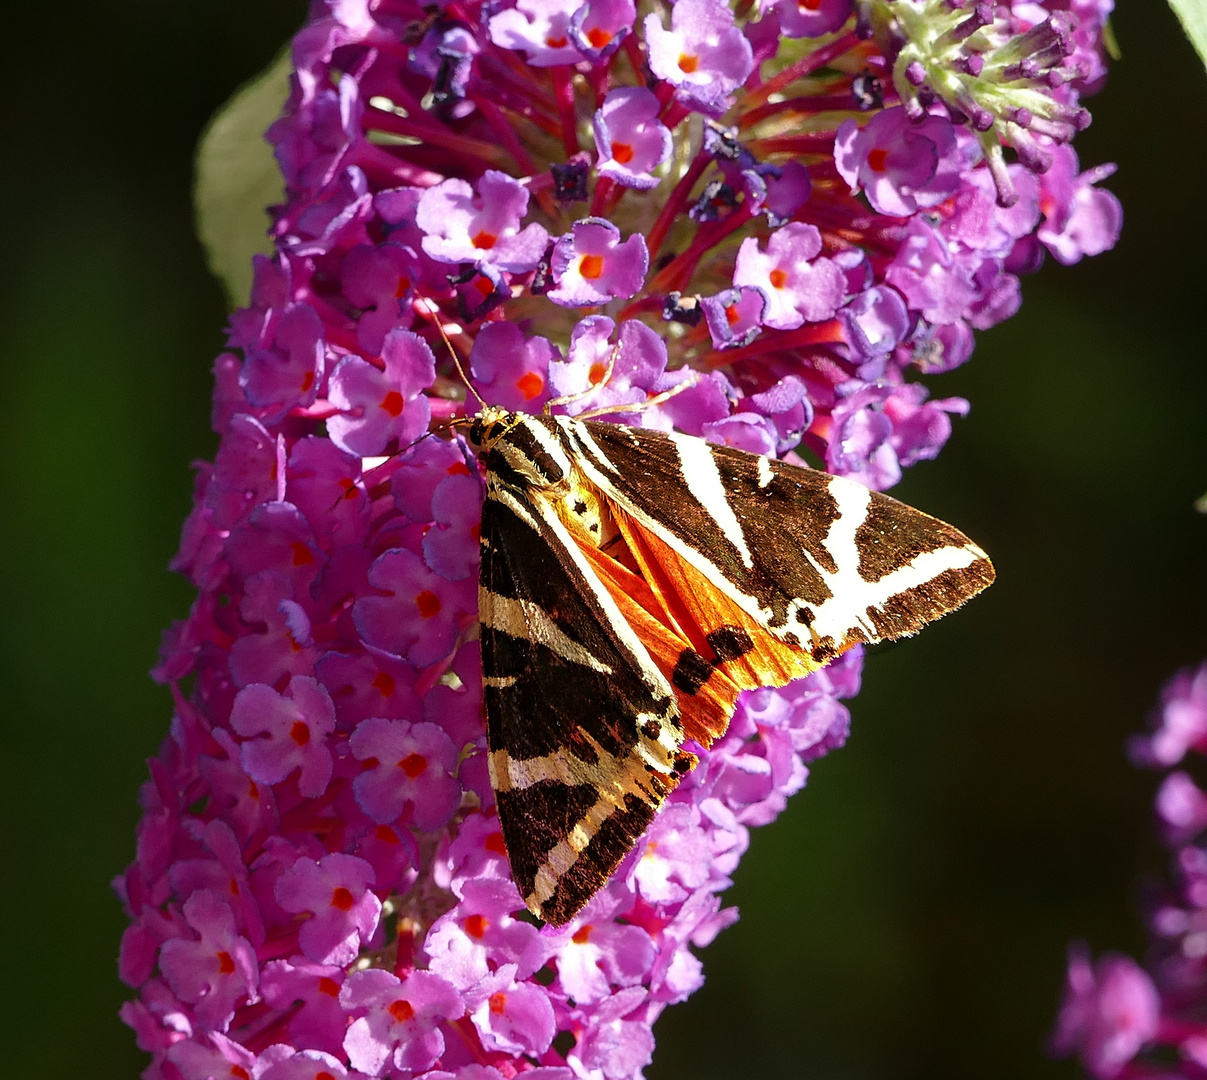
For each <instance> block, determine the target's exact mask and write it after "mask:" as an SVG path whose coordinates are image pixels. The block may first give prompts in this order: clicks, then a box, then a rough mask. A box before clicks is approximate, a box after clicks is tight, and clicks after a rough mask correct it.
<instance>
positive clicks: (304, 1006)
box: [260, 957, 347, 1054]
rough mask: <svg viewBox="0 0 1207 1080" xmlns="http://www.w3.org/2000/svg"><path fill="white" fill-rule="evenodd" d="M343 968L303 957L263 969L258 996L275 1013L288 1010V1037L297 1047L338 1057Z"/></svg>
mask: <svg viewBox="0 0 1207 1080" xmlns="http://www.w3.org/2000/svg"><path fill="white" fill-rule="evenodd" d="M344 977H345V976H344V971H343V968H341V967H338V966H336V965H335V964H316V963H315V962H314V961H313V960H307V959H305V958H304V957H294V958H293V960H271V961H269V962H268V963H267V964H265V965H264V973H263V975H262V977H261V979H260V993H261V994H262V996H263V997H264V1000H265V1001H266V1002H268V1004H269V1005H271V1006H272V1007H273V1008H275V1009H289V1010H290V1012H291V1016H290V1019H289V1033H290V1035H291V1037H292V1038H293V1040H294V1044H295V1045H296V1046H301V1047H306V1048H308V1049H313V1050H322V1051H325V1052H327V1053H328V1054H338V1053H339V1052H340V1049H341V1048H342V1044H343V1041H344V1029H345V1027H346V1026H347V1025H346V1023H345V1020H344V1010H343V1009H342V1008H341V1007H340V1003H339V989H340V987H341V986H343V984H344Z"/></svg>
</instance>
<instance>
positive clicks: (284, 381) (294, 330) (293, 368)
mask: <svg viewBox="0 0 1207 1080" xmlns="http://www.w3.org/2000/svg"><path fill="white" fill-rule="evenodd" d="M322 332H323V324H322V322H321V321H320V320H319V318H318V316H317V315H316V314H315V312H314V309H313V308H311V307H309V306H308V305H306V304H289V305H287V306H286V307H285V309H284V310H283V311H282V312H281V314H280V317H279V319H278V320H277V321H276V323H275V325H274V326H273V327H272V330H271V337H268V336H267V334H266V335H265V338H264V339H262V341H261V343H259V344H258V345H252V346H249V347H248V350H247V363H246V364H244V365H243V370H242V371H241V372H240V373H239V385H240V386H241V387H242V389H243V391H244V393H246V394H247V400H248V401H249V402H251V403H252V404H253V405H258V406H261V407H264V408H266V409H270V410H272V411H273V412H275V413H280V412H283V411H285V410H287V409H289V408H292V407H293V406H295V405H309V404H310V403H311V402H312V401H314V399H315V398H316V397H317V396H318V390H319V386H320V385H321V383H322V380H323V372H324V368H325V366H326V350H325V349H324V347H323V336H322Z"/></svg>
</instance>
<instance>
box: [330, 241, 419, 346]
mask: <svg viewBox="0 0 1207 1080" xmlns="http://www.w3.org/2000/svg"><path fill="white" fill-rule="evenodd" d="M419 275H420V268H419V259H418V257H417V256H416V254H415V252H414V251H412V250H411V249H410V248H407V247H404V246H403V245H401V244H382V245H381V246H380V247H374V246H373V245H372V244H357V246H356V247H354V248H353V249H352V250H351V251H349V252H348V254H347V255H346V256H345V257H344V265H343V270H342V272H341V274H340V281H341V284H342V285H343V289H344V296H346V297H347V298H348V300H349V301H350V302H351V303H353V304H355V305H356V306H357V307H358V308H361V309H363V310H362V312H361V316H360V318H359V319H358V320H357V324H356V343H357V345H358V346H359V347H360V348H361V349H362V350H363V351H364V352H365V353H366V355H368V356H379V355H380V354H381V346H382V342H383V341H384V340H385V336H386V334H388V333H389V332H390V331H391V330H395V329H404V330H405V329H407V328H408V327H409V326H410V325H411V323H412V322H413V321H414V316H413V312H412V307H411V300H412V298H413V296H414V285H415V282H416V281H417V280H418V279H419Z"/></svg>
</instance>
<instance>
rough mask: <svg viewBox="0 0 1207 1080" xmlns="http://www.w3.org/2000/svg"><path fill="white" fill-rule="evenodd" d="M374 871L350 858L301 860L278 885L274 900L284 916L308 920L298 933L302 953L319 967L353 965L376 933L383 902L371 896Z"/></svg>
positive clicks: (324, 857)
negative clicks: (300, 915) (290, 914)
mask: <svg viewBox="0 0 1207 1080" xmlns="http://www.w3.org/2000/svg"><path fill="white" fill-rule="evenodd" d="M372 884H373V868H372V867H371V866H370V865H369V864H368V863H367V862H365V860H364V859H358V858H356V856H354V855H343V854H339V853H335V854H332V855H324V856H323V857H322V858H321V859H319V860H318V861H317V862H316V861H315V860H314V859H307V858H301V859H298V860H297V861H296V862H294V864H293V865H292V866H291V867H289V869H288V870H286V871H285V872H284V873H283V874H282V875H281V876H280V877H279V878H277V880H276V885H275V886H274V889H273V891H274V894H275V896H276V899H277V903H279V904H280V905H281V907H282V908H284V909H285V910H286V911H291V912H296V913H299V914H307V915H309V918H308V919H307V920H306V921H305V922H304V923H302V927H301V929H300V930H299V931H298V945H299V946H300V947H301V950H302V952H303V953H305V954H306V956H308V957H309V958H310V959H311V960H313V961H315V962H316V963H319V964H335V965H338V966H340V967H343V966H344V965H346V964H349V963H351V962H352V960H353V959H354V958H355V957H356V954H357V952H358V950H359V949H360V947H361V945H362V944H363V943H366V942H368V941H369V939H370V938H371V937H372V936H373V933H374V931H376V929H377V922H378V919H379V917H380V916H381V901H380V900H378V899H377V897H376V896H375V895H374V894H373V893H372V891H371V890H370V888H369V887H370V886H371V885H372Z"/></svg>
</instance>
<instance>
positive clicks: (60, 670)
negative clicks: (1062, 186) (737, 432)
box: [0, 0, 1207, 1080]
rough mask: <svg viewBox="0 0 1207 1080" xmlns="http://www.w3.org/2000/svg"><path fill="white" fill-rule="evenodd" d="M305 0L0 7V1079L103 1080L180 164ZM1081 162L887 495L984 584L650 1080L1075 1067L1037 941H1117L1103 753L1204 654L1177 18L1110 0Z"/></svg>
mask: <svg viewBox="0 0 1207 1080" xmlns="http://www.w3.org/2000/svg"><path fill="white" fill-rule="evenodd" d="M302 14H303V6H302V4H301V3H300V2H297V0H289V2H284V0H261V2H259V3H256V4H247V3H242V2H236V0H210V2H208V3H204V4H203V3H198V2H196V0H183V2H182V0H178V2H176V3H172V4H163V3H157V2H151V0H141V2H125V3H118V4H109V5H100V4H95V3H85V2H83V0H65V2H62V3H58V4H55V5H53V6H52V7H51V8H44V7H40V6H39V5H21V6H18V7H17V8H16V9H14V11H12V12H10V14H9V16H8V17H6V25H7V36H8V40H9V42H10V46H9V49H8V56H9V59H8V63H9V67H10V75H9V83H8V85H9V91H8V95H9V96H8V104H7V105H6V106H5V108H4V109H3V112H2V113H0V124H2V125H3V127H4V140H3V145H5V146H7V147H9V151H8V154H7V160H8V165H7V166H6V167H5V168H4V170H3V172H2V174H0V184H3V186H4V189H5V190H4V192H3V194H4V198H3V202H2V203H0V205H2V206H3V208H4V218H5V221H4V226H5V227H4V233H5V237H6V241H7V245H6V246H7V250H6V252H5V258H3V259H2V260H0V274H2V275H3V288H2V289H0V305H2V306H3V316H2V322H0V327H2V328H3V337H2V339H0V340H2V341H3V350H4V358H3V367H2V369H0V377H2V379H3V391H2V393H0V402H3V403H4V408H5V409H6V410H7V414H6V421H5V423H4V424H3V425H2V427H0V507H3V509H2V510H0V604H2V608H3V611H2V623H0V633H2V635H3V637H2V639H0V672H2V679H3V684H2V689H0V695H2V696H0V702H2V704H0V715H2V718H3V720H2V722H3V737H2V739H0V754H2V755H3V757H2V761H3V785H2V788H3V790H2V794H0V800H3V802H2V805H3V810H2V816H0V822H2V825H3V832H2V836H3V840H4V845H3V849H2V850H3V861H2V862H0V866H2V867H3V877H4V882H5V885H4V887H3V891H2V895H3V899H2V901H0V902H2V904H3V909H2V911H0V928H2V933H3V935H4V939H3V943H2V946H0V955H2V956H3V957H4V958H5V961H6V962H7V963H9V965H10V966H9V975H8V976H7V977H6V978H5V979H4V980H3V981H2V984H0V985H2V987H3V988H2V990H0V994H3V996H4V999H5V1000H4V1002H3V1006H2V1008H0V1016H3V1018H4V1020H3V1024H2V1025H0V1028H2V1030H3V1031H4V1032H5V1035H6V1039H5V1043H6V1044H7V1045H5V1047H4V1055H3V1056H4V1060H5V1063H6V1070H7V1071H8V1072H9V1073H10V1074H11V1075H14V1076H19V1075H35V1074H37V1075H42V1076H49V1077H58V1076H68V1075H71V1076H84V1077H89V1078H96V1080H106V1078H110V1077H112V1078H118V1077H122V1078H126V1077H132V1076H134V1075H135V1074H136V1073H137V1072H138V1071H139V1070H140V1069H141V1068H142V1067H143V1064H144V1062H145V1059H144V1058H143V1056H142V1055H141V1054H140V1053H139V1052H138V1051H136V1050H135V1048H134V1040H133V1037H132V1035H131V1033H130V1032H129V1031H128V1030H126V1029H125V1028H123V1027H122V1026H121V1025H120V1024H119V1022H118V1021H117V1019H116V1017H115V1011H116V1009H117V1007H118V1005H119V1003H120V1002H121V1001H122V1000H123V999H124V998H125V997H126V996H127V994H126V991H125V990H124V988H123V987H122V986H121V985H120V984H119V983H118V981H117V978H116V973H115V961H114V957H115V954H116V950H117V942H118V938H119V936H120V934H121V930H122V927H123V918H122V916H121V913H120V910H119V907H118V904H117V902H116V900H115V899H114V897H113V896H112V894H111V893H110V891H109V887H108V880H109V879H110V878H111V877H112V876H113V875H114V874H115V873H117V872H118V871H119V870H120V869H121V868H122V867H123V866H124V865H125V863H126V862H127V861H128V860H129V859H130V857H131V854H132V848H133V829H134V824H135V821H136V817H137V806H136V802H135V795H136V791H137V788H138V785H139V784H140V783H141V782H142V780H143V778H144V776H145V765H144V758H145V757H146V756H148V755H149V754H152V753H153V752H154V751H155V748H156V746H157V745H158V743H159V741H160V739H161V738H162V736H163V734H164V732H165V730H166V727H167V722H168V718H169V715H170V703H169V699H168V694H167V691H166V690H164V689H163V688H161V687H157V686H155V685H153V684H152V683H151V682H150V680H149V679H148V678H147V676H146V674H145V673H146V670H147V669H148V668H149V667H150V666H151V665H152V663H153V662H154V659H155V650H156V646H157V643H158V640H159V634H160V631H161V629H162V628H163V627H164V626H165V625H166V624H167V623H168V622H169V621H170V620H171V619H173V618H176V617H179V616H181V615H182V614H183V613H184V612H185V610H186V608H187V605H188V603H189V600H190V591H189V589H188V587H186V585H185V583H184V582H183V581H182V580H179V579H177V578H175V577H173V576H172V575H170V574H168V572H167V571H166V569H165V565H166V563H167V560H168V558H169V557H170V556H171V554H172V552H173V551H174V549H175V543H176V539H177V535H178V530H179V527H180V523H181V521H182V519H183V518H184V515H185V514H186V512H187V511H188V508H189V504H190V484H191V477H190V472H189V468H188V463H189V461H190V460H191V459H193V458H197V457H208V456H211V455H212V453H213V449H214V438H213V436H212V435H211V433H210V432H209V429H208V422H207V420H208V411H209V404H208V399H209V392H210V375H209V366H210V362H211V359H212V357H213V355H214V354H215V353H216V352H217V351H218V350H219V349H220V347H221V344H222V327H223V324H224V321H225V310H224V304H223V299H222V296H221V292H220V290H219V287H218V286H217V284H216V283H215V282H214V281H213V280H212V279H210V278H209V277H208V276H207V273H206V270H205V268H204V264H203V259H202V255H201V252H200V249H199V248H198V246H197V243H196V241H195V240H194V237H193V232H192V220H191V208H190V196H189V188H190V173H191V155H192V150H193V146H194V143H195V141H196V138H197V136H198V133H199V132H200V130H201V128H202V127H203V125H204V124H205V122H206V120H207V118H208V117H209V116H210V114H211V113H212V112H213V111H214V110H215V109H216V108H218V106H219V105H221V104H222V102H223V101H224V100H225V98H226V97H227V96H228V95H229V94H230V93H231V92H232V90H233V89H234V88H235V87H236V86H237V85H238V84H239V83H241V82H242V81H243V80H245V79H247V78H248V77H250V76H252V75H253V74H254V73H256V72H257V71H258V70H259V69H260V68H261V67H263V66H264V65H265V64H267V63H268V62H269V60H270V59H271V58H272V56H273V55H274V54H275V52H276V51H277V50H278V49H279V48H280V46H281V44H282V42H283V41H284V40H285V38H286V37H287V35H289V34H290V32H291V31H292V30H293V29H294V28H295V26H296V25H297V23H298V22H299V21H300V19H301V17H302ZM1115 28H1116V32H1117V36H1118V39H1119V43H1120V46H1121V48H1122V51H1123V59H1122V61H1121V62H1120V63H1118V64H1117V65H1115V68H1114V71H1113V74H1112V76H1111V80H1110V82H1109V84H1108V86H1107V88H1106V90H1105V91H1104V92H1103V93H1101V94H1100V95H1099V96H1098V97H1097V98H1095V99H1093V101H1092V102H1091V105H1092V108H1093V111H1094V116H1095V120H1094V125H1093V127H1092V128H1091V129H1090V130H1089V131H1087V132H1086V133H1085V134H1084V135H1083V136H1081V137H1080V139H1079V141H1078V144H1077V146H1078V149H1079V151H1080V153H1081V157H1082V162H1083V165H1092V164H1097V163H1100V162H1103V161H1117V162H1118V163H1119V166H1120V169H1119V173H1118V174H1117V176H1115V177H1114V178H1113V179H1112V180H1111V181H1110V182H1109V186H1110V187H1111V188H1112V190H1114V191H1115V192H1116V193H1117V194H1118V195H1119V197H1120V198H1121V199H1122V201H1123V204H1124V207H1125V213H1126V221H1125V227H1124V235H1123V239H1122V241H1121V242H1120V244H1119V245H1118V247H1117V248H1116V249H1115V250H1114V251H1113V252H1110V253H1108V254H1106V255H1104V256H1101V257H1099V258H1096V259H1092V260H1087V261H1086V262H1083V263H1082V264H1080V265H1078V266H1075V267H1072V268H1065V267H1060V266H1056V265H1054V264H1050V265H1049V266H1048V267H1047V268H1045V270H1044V271H1043V272H1042V273H1041V274H1040V275H1038V277H1034V278H1031V279H1029V280H1027V281H1026V283H1025V303H1024V307H1023V311H1022V313H1021V314H1020V315H1019V316H1017V317H1016V318H1015V319H1013V320H1011V321H1010V322H1008V323H1006V324H1004V325H1002V326H1000V327H998V328H996V329H994V330H993V331H991V332H990V333H987V334H985V335H983V336H982V337H981V339H980V344H979V346H978V349H977V353H976V355H975V357H974V358H973V360H972V362H971V363H969V364H968V365H967V366H966V367H965V368H963V369H961V370H959V371H957V372H954V373H951V374H949V375H946V376H942V377H940V378H937V379H934V380H933V381H932V386H933V389H934V391H935V393H936V394H937V395H949V394H962V395H964V396H966V397H968V398H969V399H970V400H971V401H972V405H973V409H972V413H971V415H970V416H969V417H968V418H967V419H965V420H962V421H958V422H957V427H956V433H955V435H954V437H953V438H952V440H951V442H950V443H949V445H948V447H947V449H946V451H945V453H944V454H943V455H942V457H941V458H940V459H939V460H938V461H937V462H933V463H929V464H923V465H920V466H918V467H917V468H915V469H913V470H912V471H911V472H910V473H909V475H908V476H907V479H906V480H905V481H904V483H902V485H901V486H900V487H899V488H898V489H897V492H896V494H898V495H900V496H901V497H902V498H904V499H906V500H907V501H910V502H913V503H915V504H917V505H920V506H922V507H924V508H926V509H927V510H930V511H932V512H934V513H937V514H939V515H940V516H942V517H945V518H947V519H948V520H951V521H955V522H958V523H959V524H960V526H961V527H962V528H964V529H966V531H967V532H968V533H970V534H971V535H972V536H974V537H976V538H977V540H978V541H980V542H981V543H982V544H983V545H984V546H985V547H986V548H987V549H988V550H989V551H990V552H991V553H992V555H993V557H994V561H995V562H996V564H997V567H998V574H999V578H998V584H996V585H995V586H994V587H993V589H991V590H990V591H989V592H988V593H987V594H986V595H985V596H984V597H982V598H981V599H979V600H977V601H976V602H975V603H974V604H972V605H971V606H970V607H969V608H968V609H967V610H966V611H964V612H962V613H961V614H960V615H959V616H958V617H956V618H951V619H947V620H944V621H943V622H942V623H940V624H938V625H937V626H935V627H933V628H931V629H930V630H928V631H927V632H926V633H925V634H923V635H922V636H921V637H920V638H918V639H916V640H914V641H910V642H908V643H905V644H903V645H899V646H896V647H892V648H888V649H884V650H881V651H879V652H877V653H876V654H874V655H873V656H871V657H870V658H869V660H868V664H867V673H866V683H865V685H866V688H865V690H864V693H863V694H862V695H861V696H860V697H859V698H858V699H857V700H856V701H855V702H854V705H853V710H852V711H853V714H854V734H853V736H852V739H851V741H850V744H849V745H848V746H847V747H846V748H845V749H844V750H842V751H840V752H838V753H836V754H834V755H833V756H832V757H830V758H828V759H825V760H823V761H821V762H819V763H818V764H817V766H816V767H815V770H814V774H813V778H812V780H811V782H810V784H809V786H808V788H807V789H806V790H805V791H804V792H803V793H802V794H801V795H799V796H798V797H797V798H796V799H795V800H793V802H792V804H791V806H790V808H789V810H788V811H787V813H785V814H784V816H783V817H782V818H781V819H780V820H779V821H778V822H777V823H776V824H775V825H773V826H771V827H769V828H766V829H763V830H760V831H758V832H757V833H756V834H755V836H754V841H753V847H752V850H751V852H750V854H749V855H748V856H747V858H746V860H745V861H744V862H743V864H742V867H741V869H740V872H739V874H738V878H737V884H736V886H735V887H734V889H733V890H732V892H731V893H730V894H729V897H728V899H729V900H730V901H732V902H735V903H738V904H739V905H740V906H741V909H742V920H741V922H740V923H739V924H738V925H737V926H736V927H734V928H733V929H731V930H728V931H727V932H726V933H725V934H723V935H722V937H721V938H720V939H719V940H718V941H717V942H716V944H715V945H713V946H712V947H711V948H710V949H708V950H707V952H706V953H705V962H706V968H707V972H708V976H709V981H708V983H707V985H706V987H705V988H704V989H703V990H702V991H701V992H700V993H698V994H697V995H696V996H695V997H694V998H693V999H692V1000H691V1001H690V1002H689V1003H687V1004H686V1005H683V1006H679V1007H677V1008H675V1009H672V1010H670V1011H669V1012H668V1013H667V1014H666V1016H665V1017H664V1019H663V1020H662V1021H660V1027H659V1039H660V1041H659V1050H658V1053H657V1056H656V1058H655V1063H654V1065H653V1067H652V1069H651V1070H650V1074H649V1075H650V1078H651V1080H678V1078H681V1077H683V1078H686V1077H692V1078H694V1080H708V1078H713V1077H717V1078H721V1077H730V1076H733V1075H735V1074H739V1073H740V1074H742V1075H768V1076H769V1075H774V1076H784V1077H796V1076H800V1077H808V1078H811V1080H865V1078H866V1080H881V1078H883V1080H889V1078H893V1080H912V1078H915V1077H916V1078H922V1077H926V1078H927V1080H942V1078H948V1077H950V1078H952V1080H955V1078H960V1080H966V1078H967V1077H968V1076H977V1077H979V1078H980V1080H998V1078H1001V1080H1006V1078H1009V1080H1025V1078H1037V1080H1038V1078H1049V1077H1050V1078H1053V1080H1055V1078H1058V1077H1072V1076H1074V1075H1076V1069H1075V1068H1074V1067H1073V1066H1071V1065H1069V1064H1067V1063H1063V1064H1053V1063H1051V1062H1049V1061H1048V1060H1046V1058H1045V1056H1044V1052H1043V1044H1044V1040H1045V1037H1046V1034H1047V1032H1048V1030H1049V1028H1050V1025H1051V1021H1052V1017H1053V1014H1054V1010H1055V1007H1056V1004H1057V1001H1058V998H1059V994H1060V988H1061V981H1062V977H1063V970H1064V963H1065V948H1066V944H1067V942H1068V941H1069V939H1071V938H1078V937H1080V938H1084V939H1086V940H1087V941H1088V942H1089V943H1090V944H1091V945H1092V946H1093V948H1094V949H1095V951H1100V950H1103V949H1107V948H1115V949H1122V950H1127V951H1131V952H1133V953H1134V954H1135V953H1138V952H1139V951H1140V950H1141V949H1142V947H1143V942H1144V936H1143V932H1142V927H1141V924H1140V921H1139V917H1138V914H1137V910H1136V906H1135V894H1136V888H1137V884H1138V882H1140V881H1141V880H1142V879H1143V877H1144V875H1145V874H1152V873H1159V872H1160V871H1161V870H1162V869H1163V864H1164V856H1163V853H1162V850H1161V848H1160V847H1159V845H1158V844H1157V842H1156V841H1155V839H1154V838H1153V835H1152V830H1151V815H1150V807H1151V797H1152V793H1153V791H1154V789H1155V785H1156V780H1155V778H1154V777H1153V776H1152V775H1149V774H1145V773H1142V772H1139V771H1137V770H1134V769H1132V768H1131V767H1130V766H1129V765H1128V764H1127V762H1126V760H1125V757H1124V751H1123V744H1124V740H1125V738H1126V736H1127V735H1128V734H1129V733H1130V732H1132V731H1133V730H1135V729H1137V728H1138V727H1139V726H1141V725H1142V724H1143V722H1144V720H1145V717H1146V715H1147V713H1148V712H1149V710H1150V708H1151V706H1152V703H1153V701H1154V700H1155V697H1156V694H1157V691H1158V687H1159V685H1160V684H1161V683H1162V682H1163V681H1164V680H1165V679H1166V678H1167V677H1168V676H1169V675H1170V674H1171V673H1172V672H1173V671H1174V670H1175V669H1176V668H1178V667H1179V666H1181V665H1185V664H1188V663H1192V662H1195V661H1197V660H1198V659H1200V658H1201V657H1203V656H1207V558H1205V556H1207V517H1204V516H1201V515H1197V514H1195V513H1194V512H1193V510H1192V503H1193V501H1194V499H1195V498H1196V497H1197V496H1199V495H1201V494H1202V493H1203V492H1204V491H1207V412H1205V408H1204V403H1205V401H1207V345H1205V344H1204V314H1205V307H1207V304H1205V298H1204V285H1205V283H1207V273H1205V272H1204V270H1203V261H1202V260H1203V258H1204V253H1205V252H1207V235H1205V234H1207V224H1205V222H1207V215H1205V214H1204V213H1203V210H1202V203H1203V199H1204V195H1205V194H1207V185H1205V183H1204V180H1203V177H1204V165H1205V160H1204V158H1205V154H1204V134H1205V132H1207V125H1205V124H1204V121H1203V116H1204V115H1205V111H1204V110H1205V108H1207V77H1205V76H1204V73H1203V70H1202V68H1201V67H1200V66H1199V65H1198V63H1197V61H1196V59H1195V57H1194V54H1193V53H1192V51H1191V49H1190V47H1189V45H1188V44H1187V43H1186V42H1185V41H1184V40H1183V39H1182V37H1181V36H1180V32H1179V30H1178V28H1177V24H1176V23H1175V21H1174V19H1173V17H1172V15H1170V13H1169V11H1168V10H1167V9H1166V8H1165V6H1164V4H1162V3H1157V2H1154V0H1122V4H1121V10H1120V11H1119V12H1118V13H1117V16H1116V20H1115Z"/></svg>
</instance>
